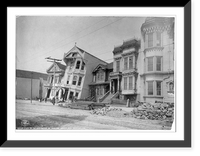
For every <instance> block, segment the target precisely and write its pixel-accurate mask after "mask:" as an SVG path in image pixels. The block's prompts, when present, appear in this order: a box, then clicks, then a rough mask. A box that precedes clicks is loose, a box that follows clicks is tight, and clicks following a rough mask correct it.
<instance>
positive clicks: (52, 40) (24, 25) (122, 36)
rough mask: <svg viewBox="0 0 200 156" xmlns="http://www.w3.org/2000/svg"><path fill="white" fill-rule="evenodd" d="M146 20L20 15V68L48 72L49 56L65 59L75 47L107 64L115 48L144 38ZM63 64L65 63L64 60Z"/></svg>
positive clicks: (18, 19) (18, 60)
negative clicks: (142, 35) (131, 40)
mask: <svg viewBox="0 0 200 156" xmlns="http://www.w3.org/2000/svg"><path fill="white" fill-rule="evenodd" d="M144 21H145V18H144V17H117V16H116V17H105V16H104V17H103V16H102V17H90V16H87V17H75V16H73V17H69V16H20V17H17V19H16V67H17V69H23V70H29V71H36V72H42V73H46V70H47V69H48V68H49V67H50V65H51V63H50V62H47V60H46V59H45V58H46V57H48V56H51V57H54V58H57V59H63V55H64V53H66V52H68V51H69V50H70V49H72V48H73V46H74V45H75V42H76V45H77V46H78V47H80V48H81V49H83V50H85V51H87V52H89V53H91V54H92V55H95V56H96V57H99V58H100V59H102V60H104V61H106V62H112V61H113V59H112V58H113V53H112V51H113V49H114V46H116V45H120V44H122V43H123V40H128V39H131V38H134V37H137V38H141V32H140V28H141V25H142V23H144ZM62 63H63V64H64V62H63V61H62Z"/></svg>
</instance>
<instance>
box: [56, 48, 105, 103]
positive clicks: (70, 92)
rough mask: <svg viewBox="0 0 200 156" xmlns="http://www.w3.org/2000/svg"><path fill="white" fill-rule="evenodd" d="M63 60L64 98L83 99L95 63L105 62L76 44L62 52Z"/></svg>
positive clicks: (62, 80)
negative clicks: (64, 66)
mask: <svg viewBox="0 0 200 156" xmlns="http://www.w3.org/2000/svg"><path fill="white" fill-rule="evenodd" d="M63 61H64V62H65V64H66V68H65V71H64V76H63V77H62V79H61V85H60V86H61V87H63V88H65V90H66V99H65V100H71V99H72V98H73V97H76V98H77V99H85V98H88V97H89V94H90V90H89V84H90V83H91V82H92V81H93V76H92V72H93V71H94V68H95V67H96V65H97V64H101V65H102V66H104V65H105V66H106V65H107V63H106V62H105V61H103V60H101V59H99V58H97V57H95V56H93V55H91V54H90V53H88V52H86V51H84V50H83V49H81V48H79V47H77V46H76V45H75V46H74V47H73V48H72V49H71V50H70V51H68V52H66V53H64V56H63Z"/></svg>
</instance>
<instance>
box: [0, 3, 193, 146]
mask: <svg viewBox="0 0 200 156" xmlns="http://www.w3.org/2000/svg"><path fill="white" fill-rule="evenodd" d="M141 7H149V6H141ZM156 7H160V6H156ZM166 7H173V6H171V5H170V6H166ZM176 7H177V6H176ZM178 7H184V140H162V141H160V140H67V141H66V140H65V141H61V140H50V141H49V140H42V141H41V140H8V139H7V111H8V110H7V106H6V103H5V104H4V105H1V112H4V114H3V113H1V119H3V122H2V123H1V130H2V131H1V137H0V138H1V141H0V145H1V147H49V148H50V147H51V148H52V147H54V148H58V147H59V148H63V147H65V148H66V147H67V148H71V147H73V148H74V147H75V148H80V147H81V148H82V147H87V148H91V147H95V148H133V147H172V148H174V147H191V1H187V3H185V4H183V3H182V4H181V5H178ZM6 81H7V80H6ZM7 83H8V82H7Z"/></svg>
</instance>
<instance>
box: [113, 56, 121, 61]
mask: <svg viewBox="0 0 200 156" xmlns="http://www.w3.org/2000/svg"><path fill="white" fill-rule="evenodd" d="M121 58H122V57H121V56H120V57H116V58H114V60H120V59H121Z"/></svg>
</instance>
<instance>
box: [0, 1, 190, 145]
mask: <svg viewBox="0 0 200 156" xmlns="http://www.w3.org/2000/svg"><path fill="white" fill-rule="evenodd" d="M7 58H9V59H7V61H8V62H7V105H4V106H3V108H2V110H3V112H6V114H5V115H4V116H3V117H2V119H3V120H5V122H4V125H3V126H2V127H3V128H4V131H3V133H2V134H1V138H2V139H1V140H2V141H1V147H68V148H69V147H77V148H78V147H88V148H91V147H99V148H119V147H120V148H124V147H126V148H133V147H191V1H188V2H187V3H185V4H182V5H180V6H169V5H166V6H165V5H164V6H156V7H155V6H129V7H123V6H120V7H109V6H106V7H103V6H101V7H97V6H96V7H95V6H94V7H74V6H73V7H69V6H68V7H7Z"/></svg>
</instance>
